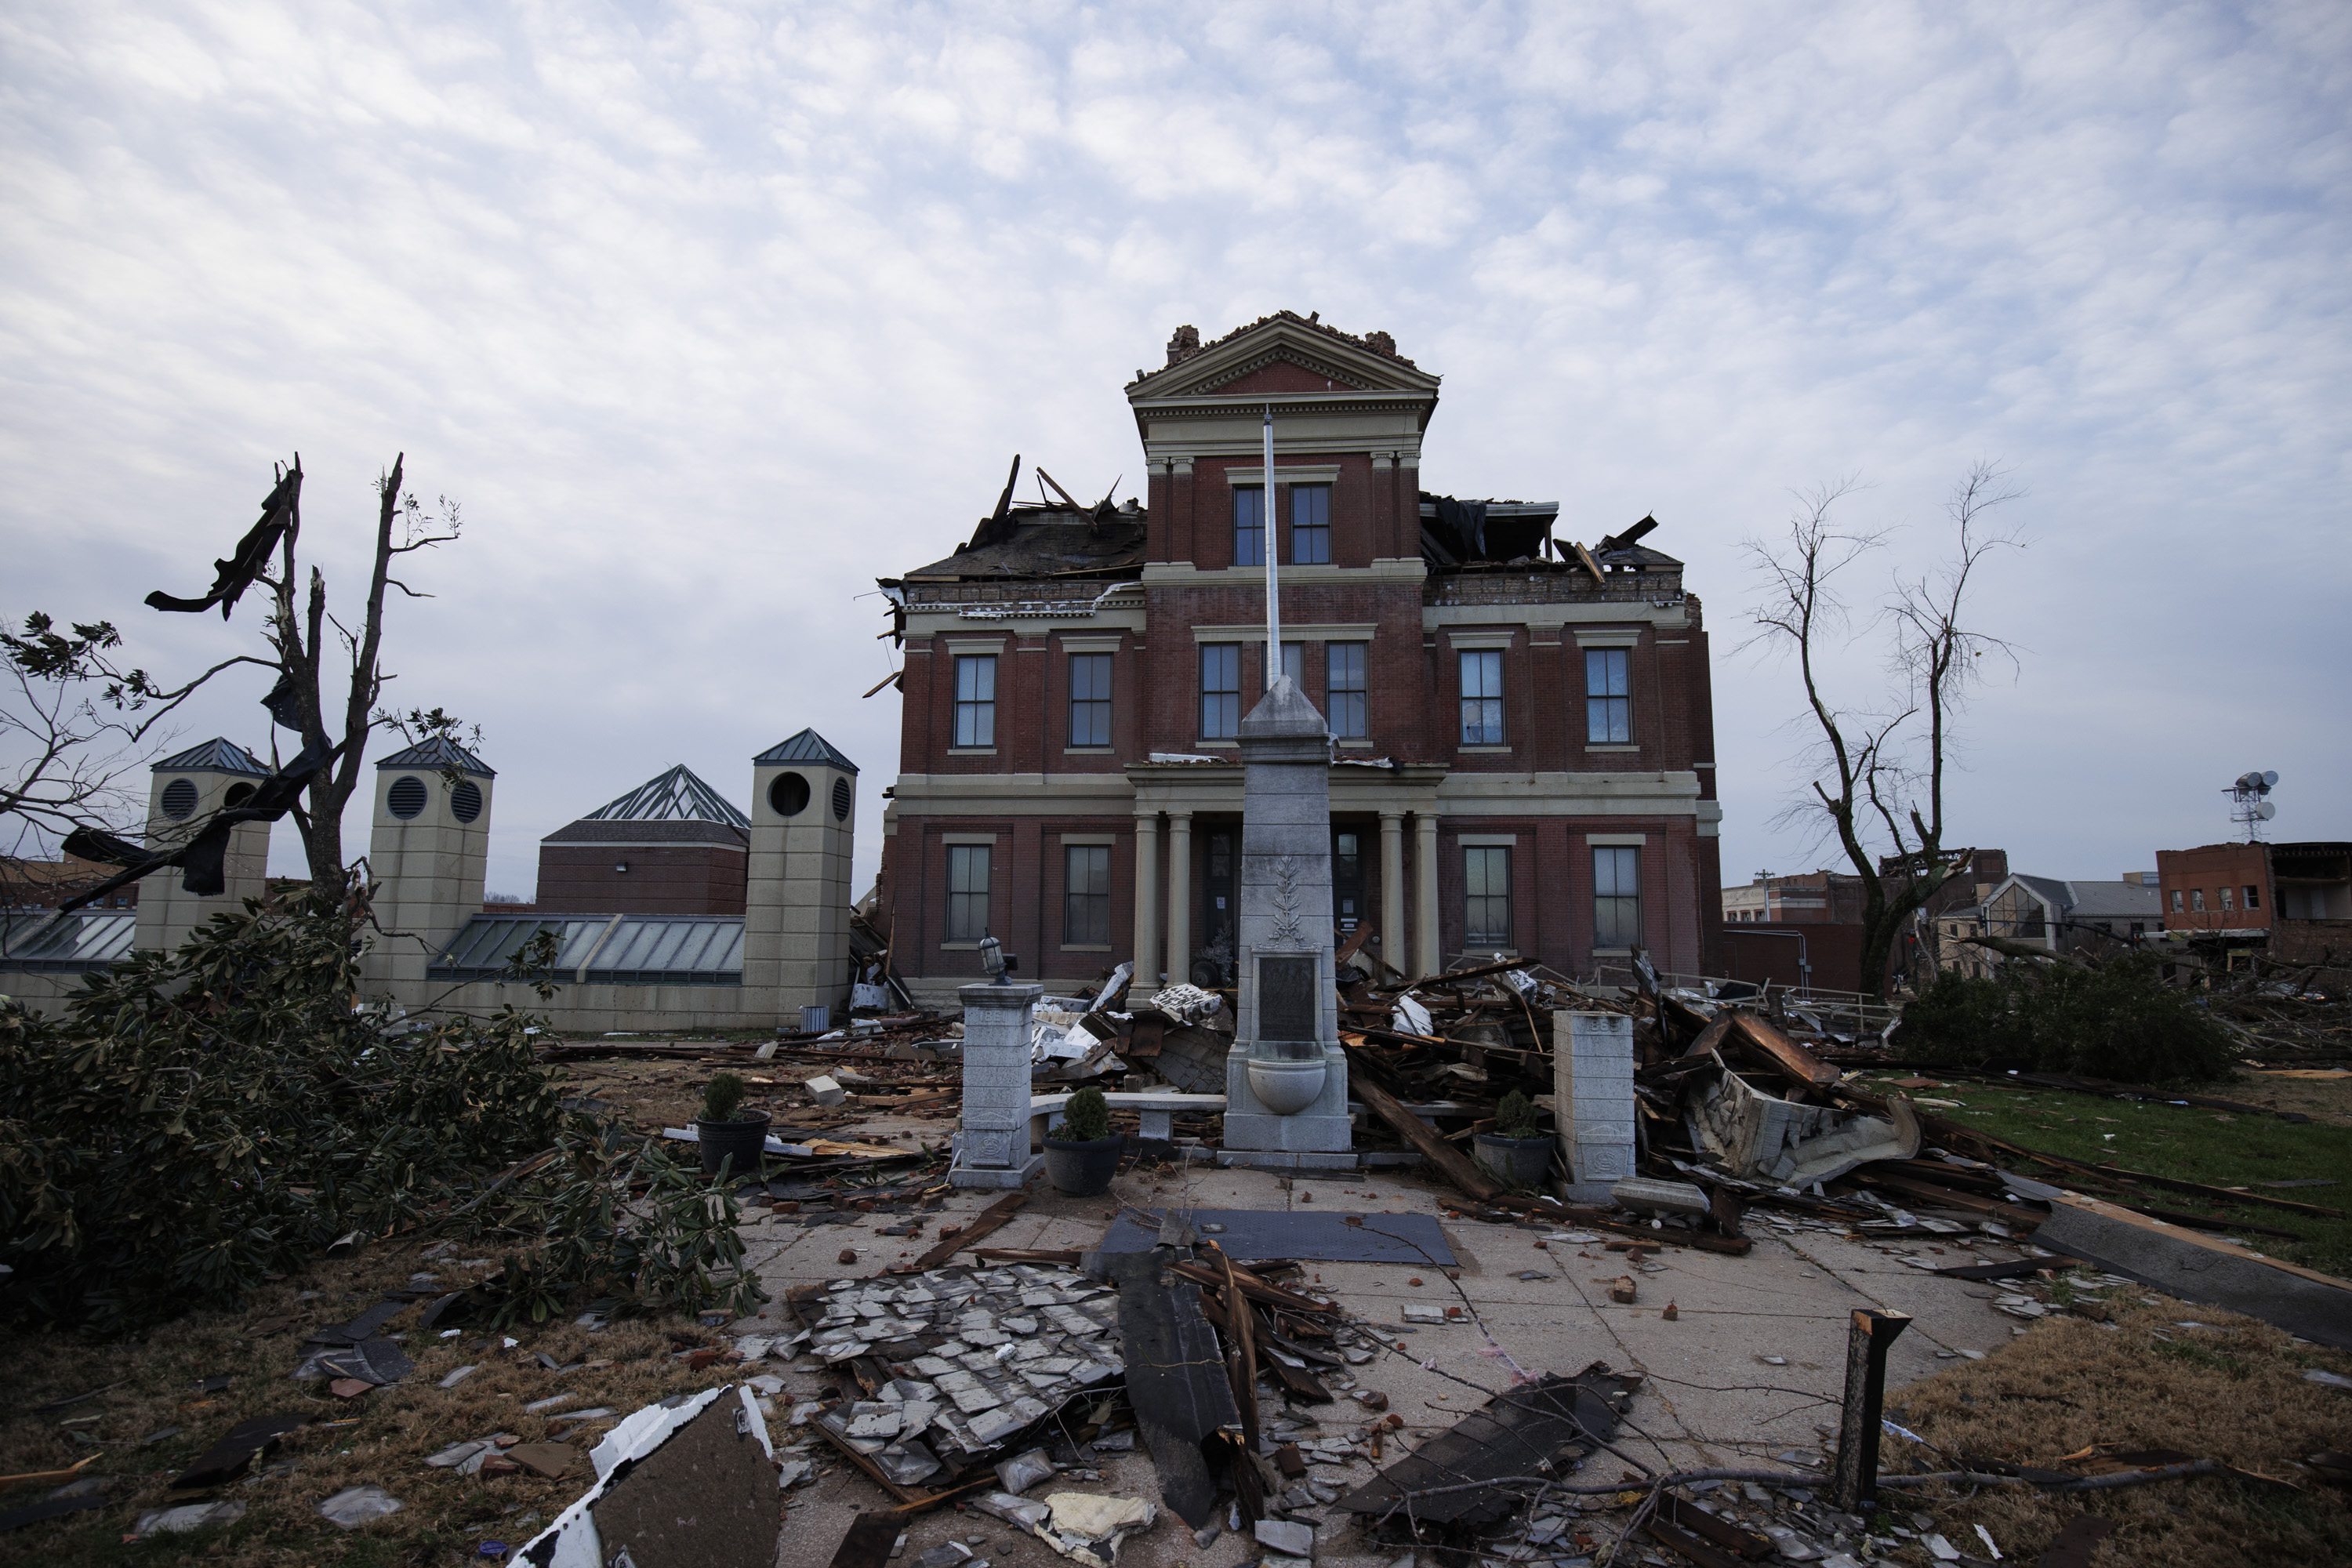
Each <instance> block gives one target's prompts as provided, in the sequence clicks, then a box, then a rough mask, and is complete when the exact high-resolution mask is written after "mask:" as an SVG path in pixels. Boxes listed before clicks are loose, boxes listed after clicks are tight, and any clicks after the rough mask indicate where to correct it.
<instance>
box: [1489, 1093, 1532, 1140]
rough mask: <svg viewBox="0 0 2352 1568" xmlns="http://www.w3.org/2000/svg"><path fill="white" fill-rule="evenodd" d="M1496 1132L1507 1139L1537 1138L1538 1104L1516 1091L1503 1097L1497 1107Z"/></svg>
mask: <svg viewBox="0 0 2352 1568" xmlns="http://www.w3.org/2000/svg"><path fill="white" fill-rule="evenodd" d="M1495 1131H1496V1132H1499V1133H1501V1134H1502V1135H1503V1136H1504V1137H1506V1138H1533V1137H1535V1136H1536V1102H1535V1101H1534V1100H1529V1099H1528V1097H1527V1096H1526V1095H1525V1094H1522V1093H1521V1092H1520V1091H1519V1090H1517V1089H1513V1090H1511V1092H1510V1093H1508V1094H1507V1095H1505V1096H1503V1103H1502V1104H1500V1105H1497V1106H1496V1107H1495Z"/></svg>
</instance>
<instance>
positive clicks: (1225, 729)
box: [1201, 642, 1242, 741]
mask: <svg viewBox="0 0 2352 1568" xmlns="http://www.w3.org/2000/svg"><path fill="white" fill-rule="evenodd" d="M1241 732H1242V645H1241V644H1239V643H1237V642H1204V643H1202V645H1201V739H1202V740H1204V741H1230V740H1234V738H1236V737H1237V736H1239V735H1240V734H1241Z"/></svg>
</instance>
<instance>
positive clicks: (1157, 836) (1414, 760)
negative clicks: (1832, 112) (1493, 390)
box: [882, 311, 1720, 994]
mask: <svg viewBox="0 0 2352 1568" xmlns="http://www.w3.org/2000/svg"><path fill="white" fill-rule="evenodd" d="M1127 395H1128V401H1129V405H1130V406H1131V408H1132V409H1133V412H1134V415H1135V418H1136V426H1137V430H1138V433H1139V437H1140V438H1141V441H1142V446H1143V457H1144V466H1145V468H1146V469H1147V471H1148V474H1149V479H1150V490H1149V496H1150V500H1149V505H1148V506H1144V507H1136V506H1135V505H1134V504H1133V503H1131V502H1130V503H1129V505H1128V506H1127V507H1125V508H1114V507H1113V506H1112V505H1111V504H1110V502H1109V500H1108V498H1106V500H1104V501H1102V502H1101V503H1098V504H1097V505H1096V506H1093V507H1087V506H1085V505H1083V504H1081V503H1078V502H1076V500H1073V499H1071V498H1067V497H1065V498H1064V500H1065V501H1066V502H1067V504H1059V505H1054V506H1035V507H1019V508H1015V507H1013V506H1011V505H1010V504H1009V498H1010V496H1011V493H1012V492H1011V489H1009V488H1008V489H1007V491H1006V498H1007V500H1006V501H1005V502H1004V503H1001V504H1000V506H999V508H998V510H997V512H996V514H995V515H994V516H992V517H991V518H989V519H987V520H985V521H983V522H982V525H981V527H980V529H979V531H978V532H977V533H976V534H975V535H974V537H973V539H972V541H971V544H970V545H968V546H967V547H966V548H965V549H962V550H960V551H958V552H956V553H955V554H954V555H952V556H950V557H949V558H948V559H946V560H944V561H940V562H935V563H931V564H929V565H928V566H923V567H920V568H918V569H917V570H915V571H912V572H909V573H908V574H905V575H904V576H903V577H897V578H886V579H883V580H882V585H883V587H884V588H885V590H886V591H887V592H888V593H889V595H891V597H892V599H893V600H894V601H895V604H896V614H897V616H898V623H897V624H898V631H899V633H900V635H901V637H902V641H903V647H904V649H905V654H906V659H905V671H904V675H903V678H902V689H903V691H904V720H903V728H902V732H901V742H900V763H899V767H900V772H899V775H898V781H897V783H896V784H894V785H893V786H892V789H891V791H890V794H891V795H892V796H893V797H894V798H893V800H892V803H891V806H890V810H889V816H888V818H887V826H886V829H885V831H886V834H887V849H886V872H885V879H886V889H887V899H888V903H889V906H890V910H891V914H892V918H893V921H894V922H895V923H894V930H893V937H892V947H893V950H894V952H895V954H896V960H895V965H896V968H897V969H898V972H899V973H902V974H904V975H906V976H908V979H909V981H910V983H911V984H914V985H916V986H917V987H918V988H919V989H923V990H928V991H929V992H931V993H933V994H936V993H938V992H940V991H942V990H944V989H945V988H946V987H948V986H950V985H951V984H956V983H958V982H961V981H963V980H967V979H969V978H970V977H971V976H972V975H974V974H976V973H978V970H979V963H978V958H977V954H976V952H975V951H974V949H975V948H976V945H977V943H978V942H979V940H980V938H981V936H982V934H983V933H987V934H992V935H994V936H996V937H997V938H999V939H1000V940H1001V941H1002V942H1003V943H1004V944H1005V946H1006V947H1007V948H1008V949H1009V950H1011V951H1013V952H1019V953H1021V954H1022V955H1023V956H1024V972H1025V973H1030V974H1034V975H1038V976H1041V977H1045V978H1048V979H1067V980H1070V981H1073V982H1075V981H1078V980H1083V979H1087V978H1090V977H1092V976H1093V975H1094V974H1096V973H1098V972H1099V971H1100V970H1102V969H1104V968H1106V967H1108V965H1110V964H1112V963H1117V962H1118V961H1119V960H1121V959H1124V958H1127V957H1129V956H1130V955H1132V954H1136V953H1141V954H1143V955H1144V957H1145V960H1146V962H1145V963H1144V964H1143V966H1142V967H1143V968H1144V969H1145V970H1146V972H1147V973H1151V972H1161V973H1166V974H1168V975H1169V976H1170V977H1171V978H1182V977H1186V976H1190V975H1192V974H1193V973H1194V972H1195V969H1196V966H1197V967H1198V968H1199V970H1200V973H1201V974H1202V976H1203V977H1206V976H1208V975H1211V974H1213V973H1219V972H1221V970H1222V966H1223V964H1224V963H1229V962H1230V959H1231V946H1232V937H1233V920H1234V895H1235V874H1236V870H1237V866H1236V858H1237V854H1238V848H1239V844H1240V829H1241V819H1240V808H1241V785H1242V770H1241V766H1240V763H1239V761H1238V757H1237V748H1236V744H1235V733H1236V729H1237V726H1238V723H1239V721H1240V718H1241V716H1242V714H1244V712H1246V711H1247V710H1249V709H1250V708H1251V706H1253V705H1254V704H1255V701H1256V700H1257V698H1258V696H1259V694H1260V693H1262V692H1263V690H1264V689H1265V674H1264V669H1263V661H1264V652H1265V633H1264V627H1265V565H1264V562H1265V552H1268V551H1273V552H1277V553H1276V562H1277V563H1278V565H1279V568H1280V581H1281V585H1282V597H1283V603H1282V614H1283V626H1284V638H1285V652H1284V658H1285V661H1286V665H1287V667H1288V671H1289V673H1291V674H1292V675H1293V676H1294V677H1295V678H1296V679H1297V680H1298V681H1299V683H1300V685H1301V687H1302V688H1303V689H1305V691H1306V692H1307V695H1308V697H1309V698H1310V699H1311V700H1313V701H1314V702H1315V704H1316V705H1317V707H1318V708H1319V709H1320V710H1322V711H1323V713H1324V714H1325V716H1326V718H1327V719H1328V721H1329V722H1330V724H1331V726H1332V729H1333V731H1334V762H1333V764H1332V771H1331V779H1330V787H1331V811H1332V816H1333V822H1332V831H1333V852H1334V857H1335V858H1334V879H1335V884H1336V890H1335V899H1334V901H1335V906H1336V908H1335V914H1336V915H1337V917H1338V921H1339V930H1340V932H1341V940H1342V941H1343V942H1344V941H1346V940H1348V939H1349V936H1350V935H1351V934H1353V933H1355V932H1357V931H1360V930H1361V929H1363V928H1369V931H1367V933H1366V936H1367V942H1368V944H1369V950H1370V952H1376V953H1379V954H1381V955H1382V956H1384V957H1385V958H1386V959H1387V960H1388V962H1389V963H1392V964H1394V965H1395V966H1396V967H1398V968H1400V969H1402V970H1405V971H1407V972H1410V973H1426V972H1430V971H1433V970H1436V969H1439V968H1442V967H1444V965H1446V964H1447V963H1451V962H1453V961H1454V959H1456V958H1457V957H1459V956H1460V955H1462V954H1464V953H1465V952H1469V953H1486V952H1511V953H1517V954H1520V955H1523V956H1526V957H1528V958H1531V959H1537V960H1540V961H1541V962H1544V963H1549V964H1551V965H1553V966H1555V967H1557V968H1559V969H1562V970H1566V971H1572V972H1578V973H1586V972H1590V971H1591V969H1592V968H1593V967H1594V966H1595V965H1596V963H1608V962H1611V961H1616V962H1620V963H1622V959H1623V956H1624V955H1625V954H1626V953H1627V952H1629V951H1630V950H1631V949H1633V948H1634V947H1636V946H1639V947H1643V948H1646V949H1648V950H1649V951H1650V952H1651V953H1652V955H1653V957H1654V961H1655V962H1656V963H1657V964H1658V965H1659V967H1660V968H1662V969H1667V970H1675V971H1683V972H1696V971H1700V970H1703V969H1705V968H1706V967H1707V965H1708V963H1709V958H1710V954H1709V952H1708V943H1709V942H1710V939H1711V934H1712V931H1713V930H1714V929H1715V928H1716V927H1717V925H1718V924H1719V917H1718V915H1717V909H1716V900H1717V889H1718V887H1719V882H1720V877H1719V868H1718V865H1717V838H1716V826H1717V820H1718V817H1719V808H1718V807H1717V805H1716V788H1715V772H1714V769H1715V744H1714V721H1713V713H1712V707H1711V699H1710V695H1709V687H1708V674H1707V652H1706V631H1705V628H1704V626H1703V625H1702V623H1701V619H1700V614H1699V602H1698V600H1697V599H1696V597H1694V596H1693V595H1690V594H1688V593H1686V592H1685V589H1684V585H1683V565H1682V563H1681V562H1679V561H1676V560H1675V559H1674V558H1673V557H1671V556H1667V555H1664V554H1661V553H1660V552H1657V551H1654V550H1652V549H1648V548H1646V547H1645V546H1643V544H1642V543H1641V542H1640V540H1641V538H1642V536H1643V534H1645V533H1647V532H1648V531H1650V530H1651V529H1652V528H1654V527H1655V524H1654V522H1652V521H1650V520H1647V519H1644V520H1643V521H1642V522H1641V523H1640V524H1636V525H1635V526H1633V527H1632V528H1629V529H1626V530H1624V531H1622V533H1620V534H1618V535H1616V536H1614V537H1611V538H1606V539H1603V540H1601V542H1599V543H1597V544H1595V545H1593V546H1592V547H1591V548H1590V549H1589V550H1588V549H1586V548H1585V547H1583V546H1580V545H1574V544H1569V543H1565V542H1559V541H1556V540H1554V539H1553V537H1552V527H1553V524H1554V522H1555V521H1556V520H1557V517H1558V513H1559V507H1558V505H1557V504H1556V503H1553V502H1528V501H1474V502H1461V501H1456V500H1454V499H1452V498H1451V497H1441V496H1435V495H1430V494H1425V493H1424V492H1423V490H1422V489H1421V485H1420V468H1421V449H1422V441H1423V433H1424V431H1425V430H1426V428H1427V426H1428V424H1429V421H1430V417H1431V416H1432V415H1433V413H1434V412H1435V410H1436V405H1437V398H1438V378H1437V377H1435V376H1433V375H1431V374H1428V373H1426V372H1424V371H1422V370H1420V369H1419V368H1418V367H1416V366H1415V365H1414V364H1413V363H1412V361H1410V360H1407V359H1403V358H1401V357H1399V356H1398V354H1397V353H1396V350H1395V345H1394V343H1393V342H1391V340H1390V339H1389V338H1388V337H1387V335H1386V334H1385V333H1379V332H1374V333H1370V334H1368V335H1367V336H1364V337H1361V338H1358V337H1353V336H1350V335H1349V334H1347V333H1343V332H1340V331H1335V330H1334V329H1332V328H1330V327H1328V326H1324V325H1321V324H1319V323H1318V322H1316V321H1312V320H1308V319H1302V318H1300V317H1298V316H1296V315H1293V314H1290V313H1289V312H1287V311H1286V312H1283V313H1281V314H1278V315H1276V316H1272V317H1268V318H1265V319H1264V320H1262V321H1257V322H1255V323H1253V324H1252V325H1250V326H1247V327H1244V328H1242V329H1240V330H1239V331H1234V332H1233V333H1230V334H1228V335H1227V336H1226V337H1224V338H1223V339H1222V340H1220V341H1218V342H1213V343H1209V344H1206V345H1203V344H1202V343H1201V342H1200V341H1199V335H1198V333H1196V332H1194V331H1192V329H1190V328H1186V329H1182V330H1181V331H1179V332H1178V333H1177V335H1176V338H1175V340H1174V341H1172V342H1171V343H1170V345H1169V352H1168V363H1167V364H1166V366H1165V367H1164V368H1162V369H1160V370H1157V371H1153V372H1150V373H1148V374H1140V373H1139V375H1138V377H1137V379H1136V380H1135V381H1134V382H1133V383H1131V384H1129V386H1128V388H1127ZM1269 407H1271V409H1272V414H1273V418H1274V422H1275V442H1276V459H1275V461H1276V473H1275V474H1274V475H1273V476H1272V478H1273V494H1272V505H1271V506H1270V507H1269V506H1268V504H1267V499H1268V498H1267V489H1266V481H1267V476H1266V474H1265V472H1264V471H1263V465H1264V458H1263V457H1262V446H1261V442H1262V437H1263V420H1264V417H1265V411H1266V410H1267V409H1268V408H1269Z"/></svg>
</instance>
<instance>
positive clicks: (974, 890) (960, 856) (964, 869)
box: [948, 844, 989, 942]
mask: <svg viewBox="0 0 2352 1568" xmlns="http://www.w3.org/2000/svg"><path fill="white" fill-rule="evenodd" d="M988 852H989V847H988V846H987V845H985V844H950V845H949V846H948V940H949V941H950V942H978V941H979V940H980V939H981V938H982V937H984V936H986V935H987V934H988Z"/></svg>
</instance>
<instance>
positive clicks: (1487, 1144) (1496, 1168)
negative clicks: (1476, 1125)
mask: <svg viewBox="0 0 2352 1568" xmlns="http://www.w3.org/2000/svg"><path fill="white" fill-rule="evenodd" d="M1551 1151H1552V1141H1551V1140H1550V1139H1549V1138H1506V1137H1504V1136H1503V1135H1502V1134H1501V1133H1499V1132H1481V1133H1479V1134H1478V1163H1480V1164H1482V1165H1484V1166H1486V1169H1487V1170H1489V1171H1491V1172H1493V1173H1495V1174H1496V1175H1497V1176H1500V1177H1501V1178H1502V1179H1503V1180H1505V1181H1507V1182H1509V1183H1510V1184H1513V1185H1514V1186H1521V1187H1532V1186H1535V1185H1537V1184H1539V1183H1540V1182H1542V1180H1543V1179H1544V1173H1546V1172H1547V1171H1549V1170H1550V1169H1551Z"/></svg>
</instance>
